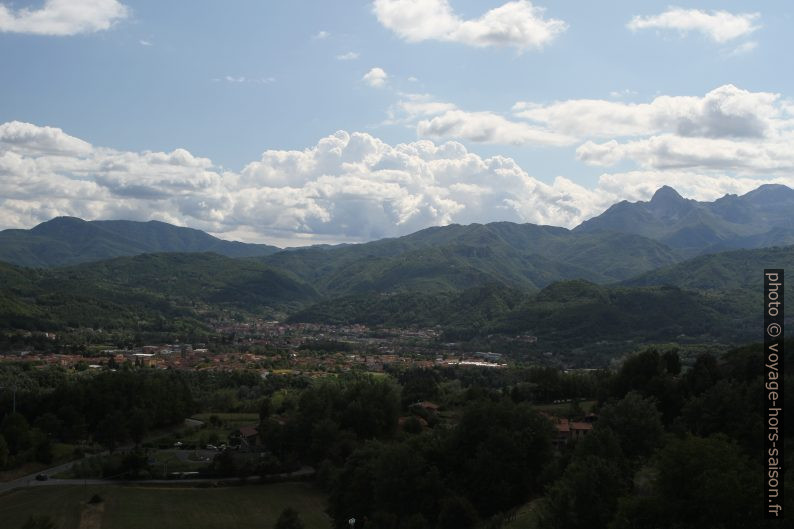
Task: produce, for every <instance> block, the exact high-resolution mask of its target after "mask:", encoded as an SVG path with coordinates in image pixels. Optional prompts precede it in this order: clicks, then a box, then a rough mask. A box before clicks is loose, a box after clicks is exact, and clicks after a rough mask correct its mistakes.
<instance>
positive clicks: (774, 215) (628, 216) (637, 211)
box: [574, 184, 794, 257]
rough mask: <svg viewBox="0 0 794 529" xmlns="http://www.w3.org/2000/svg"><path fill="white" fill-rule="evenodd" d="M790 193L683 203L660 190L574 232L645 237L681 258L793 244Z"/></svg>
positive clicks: (760, 191)
mask: <svg viewBox="0 0 794 529" xmlns="http://www.w3.org/2000/svg"><path fill="white" fill-rule="evenodd" d="M792 207H794V190H792V189H791V188H789V187H786V186H784V185H778V184H764V185H762V186H760V187H758V188H757V189H755V190H753V191H750V192H749V193H746V194H744V195H741V196H738V195H725V196H724V197H722V198H719V199H717V200H715V201H714V202H698V201H696V200H691V199H686V198H683V197H682V196H681V195H679V194H678V193H677V192H676V191H675V190H674V189H673V188H671V187H669V186H664V187H662V188H660V189H659V190H657V191H656V193H654V195H653V197H652V198H651V200H649V201H647V202H633V203H632V202H627V201H625V200H624V201H622V202H618V203H617V204H615V205H613V206H611V207H610V208H609V209H607V210H606V211H605V212H604V213H602V214H601V215H599V216H597V217H594V218H592V219H589V220H586V221H584V222H583V223H582V224H580V225H579V226H577V227H576V228H574V231H575V232H579V233H588V232H590V233H592V232H597V231H605V230H606V231H617V232H620V233H632V234H635V235H640V236H643V237H648V238H650V239H653V240H655V241H658V242H661V243H663V244H665V245H667V246H668V247H670V248H672V249H674V250H677V251H679V252H680V255H682V256H683V257H692V256H695V255H700V254H706V253H714V252H720V251H724V250H731V249H739V248H761V247H765V246H784V245H790V244H794V214H792V211H794V210H793V209H792Z"/></svg>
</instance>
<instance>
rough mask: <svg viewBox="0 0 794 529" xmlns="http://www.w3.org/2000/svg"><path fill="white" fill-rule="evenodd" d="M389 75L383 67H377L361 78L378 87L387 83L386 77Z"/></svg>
mask: <svg viewBox="0 0 794 529" xmlns="http://www.w3.org/2000/svg"><path fill="white" fill-rule="evenodd" d="M388 77H389V76H388V75H387V74H386V72H385V71H384V70H383V68H377V67H375V68H372V69H371V70H370V71H368V72H367V73H366V74H364V77H362V78H361V80H362V81H364V82H365V83H367V84H368V85H370V86H374V87H376V88H378V87H381V86H383V85H384V84H386V79H387V78H388Z"/></svg>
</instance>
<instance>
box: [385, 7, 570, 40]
mask: <svg viewBox="0 0 794 529" xmlns="http://www.w3.org/2000/svg"><path fill="white" fill-rule="evenodd" d="M373 10H374V12H375V16H376V17H377V18H378V21H379V22H380V23H381V24H382V25H383V26H384V27H386V28H388V29H390V30H392V31H393V32H395V33H396V34H397V35H398V36H399V37H401V38H403V39H405V40H406V41H408V42H421V41H424V40H440V41H449V42H460V43H463V44H467V45H470V46H476V47H488V46H510V47H515V48H518V49H519V50H526V49H540V48H542V47H543V46H545V45H546V44H548V43H550V42H551V41H552V40H554V39H555V38H556V37H557V36H558V35H559V34H560V33H562V32H564V31H565V30H566V29H567V27H568V26H567V24H566V23H565V22H563V21H562V20H557V19H554V18H548V19H547V18H544V16H543V12H544V9H543V8H540V7H536V6H534V5H532V3H531V2H529V1H527V0H517V1H512V2H507V3H505V4H504V5H502V6H499V7H497V8H495V9H491V10H490V11H487V12H486V13H485V14H483V15H482V16H481V17H479V18H476V19H470V20H463V19H461V18H460V17H459V16H457V15H456V14H455V13H454V11H453V9H452V6H450V4H449V2H448V0H375V2H374V3H373Z"/></svg>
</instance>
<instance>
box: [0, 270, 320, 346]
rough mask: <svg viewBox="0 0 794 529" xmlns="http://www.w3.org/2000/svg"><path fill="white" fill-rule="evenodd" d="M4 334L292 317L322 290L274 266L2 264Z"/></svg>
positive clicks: (0, 316) (0, 321)
mask: <svg viewBox="0 0 794 529" xmlns="http://www.w3.org/2000/svg"><path fill="white" fill-rule="evenodd" d="M0 285H1V286H0V326H2V327H3V328H6V329H8V328H20V329H37V330H54V329H62V328H66V327H91V328H105V329H114V328H118V329H124V328H127V329H141V328H143V329H154V330H163V329H174V328H177V329H178V328H183V327H185V326H188V327H195V326H202V325H203V324H201V323H199V320H200V319H201V318H202V314H206V312H207V311H212V310H218V309H223V308H234V309H240V310H245V311H250V312H253V313H274V312H277V313H284V312H286V311H293V310H295V309H296V308H297V307H299V306H301V305H302V304H304V303H307V302H310V301H313V300H315V299H316V293H315V292H314V290H313V289H312V288H311V287H309V286H306V285H304V284H302V283H300V282H299V281H296V280H295V279H293V278H292V277H290V276H289V275H288V274H286V273H284V272H280V271H277V270H273V269H270V268H268V267H267V266H265V265H263V264H261V263H257V262H253V261H245V260H238V259H230V258H227V257H223V256H219V255H215V254H146V255H140V256H135V257H120V258H116V259H111V260H108V261H100V262H96V263H88V264H83V265H77V266H73V267H66V268H58V269H48V270H31V269H24V268H18V267H15V266H12V265H7V264H0Z"/></svg>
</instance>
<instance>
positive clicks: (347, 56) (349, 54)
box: [336, 51, 359, 61]
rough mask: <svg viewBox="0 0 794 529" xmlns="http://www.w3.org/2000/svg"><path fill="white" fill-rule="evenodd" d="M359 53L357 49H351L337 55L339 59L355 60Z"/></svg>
mask: <svg viewBox="0 0 794 529" xmlns="http://www.w3.org/2000/svg"><path fill="white" fill-rule="evenodd" d="M358 57H359V54H358V53H357V52H355V51H349V52H347V53H342V54H340V55H337V56H336V59H337V60H338V61H353V60H356V59H358Z"/></svg>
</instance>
